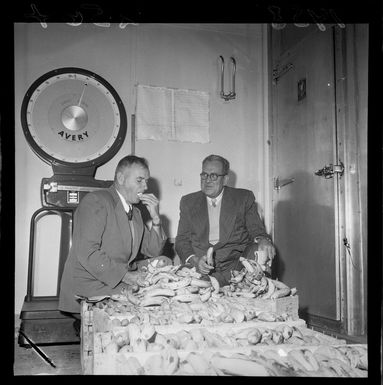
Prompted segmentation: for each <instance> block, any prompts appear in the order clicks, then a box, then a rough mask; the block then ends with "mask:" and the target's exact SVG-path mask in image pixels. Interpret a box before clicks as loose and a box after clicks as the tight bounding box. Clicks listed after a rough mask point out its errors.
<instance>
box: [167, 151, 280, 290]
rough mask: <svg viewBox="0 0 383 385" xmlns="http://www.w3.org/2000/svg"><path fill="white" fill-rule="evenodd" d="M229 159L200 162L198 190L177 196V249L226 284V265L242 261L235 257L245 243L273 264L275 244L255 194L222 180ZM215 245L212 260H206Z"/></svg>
mask: <svg viewBox="0 0 383 385" xmlns="http://www.w3.org/2000/svg"><path fill="white" fill-rule="evenodd" d="M229 168H230V164H229V162H228V161H227V160H226V159H225V158H222V157H221V156H219V155H209V156H208V157H207V158H205V159H204V160H203V162H202V172H201V174H200V176H201V191H198V192H194V193H191V194H188V195H185V196H183V197H182V198H181V202H180V219H179V223H178V231H177V236H176V240H175V250H176V252H177V254H178V256H179V257H180V259H181V261H182V262H183V263H185V264H190V265H191V266H195V267H196V269H197V271H199V272H200V273H202V274H210V273H211V275H212V276H214V277H215V278H217V279H218V281H219V283H220V284H221V285H227V284H229V280H230V271H231V270H241V268H242V267H243V266H242V264H241V262H240V261H239V257H240V256H241V255H242V254H243V252H244V251H245V249H246V250H248V248H249V247H253V245H254V246H255V249H258V250H260V251H263V252H264V254H265V257H266V260H268V263H269V264H271V261H272V260H273V258H274V256H275V248H274V245H273V243H272V241H271V239H270V237H269V235H268V234H267V233H266V230H265V227H264V224H263V223H262V221H261V219H260V217H259V214H258V212H257V208H256V203H255V198H254V194H253V193H252V192H251V191H249V190H245V189H238V188H231V187H228V186H226V184H227V182H228V179H229V177H228V172H229ZM209 247H213V249H214V256H213V258H214V266H210V265H209V264H208V263H207V261H206V252H207V250H208V248H209Z"/></svg>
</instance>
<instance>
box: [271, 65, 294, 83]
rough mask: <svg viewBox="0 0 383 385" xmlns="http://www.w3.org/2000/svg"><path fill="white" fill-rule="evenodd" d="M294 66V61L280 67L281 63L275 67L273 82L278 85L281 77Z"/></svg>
mask: <svg viewBox="0 0 383 385" xmlns="http://www.w3.org/2000/svg"><path fill="white" fill-rule="evenodd" d="M292 68H294V65H293V63H287V64H285V65H284V66H283V67H282V68H280V67H279V65H277V66H276V67H275V68H273V84H274V85H276V84H277V82H278V80H279V78H280V77H281V76H283V75H284V74H285V73H286V72H288V71H290V70H291V69H292Z"/></svg>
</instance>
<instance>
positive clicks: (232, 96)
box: [219, 56, 237, 101]
mask: <svg viewBox="0 0 383 385" xmlns="http://www.w3.org/2000/svg"><path fill="white" fill-rule="evenodd" d="M219 58H220V59H221V92H220V96H221V98H222V99H225V100H226V101H227V100H231V99H235V97H236V93H235V73H236V69H237V63H236V61H235V59H234V58H233V57H231V58H230V60H231V63H232V72H231V76H232V78H231V91H230V92H229V93H228V94H225V90H224V89H225V87H224V78H225V76H224V75H225V61H224V59H223V56H220V57H219Z"/></svg>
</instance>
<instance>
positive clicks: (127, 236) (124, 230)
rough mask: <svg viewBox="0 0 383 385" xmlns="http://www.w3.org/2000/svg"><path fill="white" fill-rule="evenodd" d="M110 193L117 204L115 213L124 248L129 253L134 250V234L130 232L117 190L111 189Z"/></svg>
mask: <svg viewBox="0 0 383 385" xmlns="http://www.w3.org/2000/svg"><path fill="white" fill-rule="evenodd" d="M109 191H110V193H111V195H112V197H113V200H114V203H115V207H114V211H115V214H116V218H117V224H118V227H119V228H120V232H121V237H122V241H123V244H124V248H125V250H127V251H128V253H129V252H130V251H131V249H132V233H131V230H130V225H129V220H128V217H127V215H126V212H125V209H124V206H123V205H122V202H121V199H120V197H119V196H118V194H117V192H116V189H115V188H114V187H110V188H109Z"/></svg>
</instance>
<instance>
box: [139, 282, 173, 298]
mask: <svg viewBox="0 0 383 385" xmlns="http://www.w3.org/2000/svg"><path fill="white" fill-rule="evenodd" d="M176 283H178V282H176ZM175 294H176V293H175V292H174V290H173V289H170V288H166V289H165V288H164V289H158V288H156V289H153V290H148V291H146V293H145V297H144V299H145V298H148V297H158V296H164V297H174V296H175Z"/></svg>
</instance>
